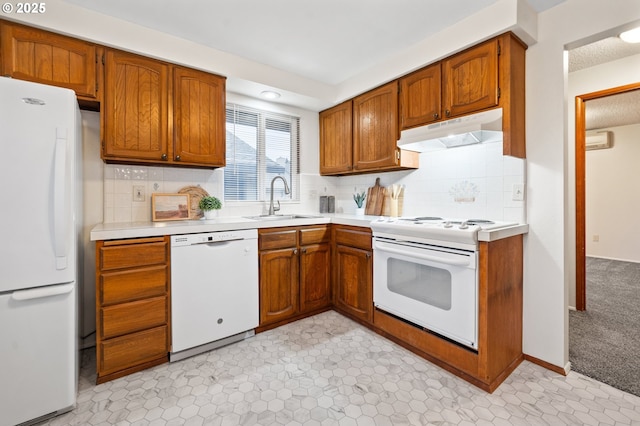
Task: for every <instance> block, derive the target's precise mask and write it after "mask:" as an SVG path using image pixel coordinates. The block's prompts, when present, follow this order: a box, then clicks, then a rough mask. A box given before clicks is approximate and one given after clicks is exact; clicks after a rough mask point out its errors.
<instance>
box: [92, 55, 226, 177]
mask: <svg viewBox="0 0 640 426" xmlns="http://www.w3.org/2000/svg"><path fill="white" fill-rule="evenodd" d="M171 76H173V80H171ZM105 87H106V92H105V96H104V98H105V103H104V108H103V109H102V111H103V117H104V123H105V128H104V141H103V149H102V157H103V159H104V160H105V161H116V162H130V163H155V164H160V165H184V166H196V167H222V166H224V165H225V146H226V141H225V79H224V77H220V76H217V75H213V74H208V73H204V72H201V71H197V70H192V69H188V68H183V67H179V66H173V65H170V64H167V63H164V62H161V61H157V60H154V59H150V58H146V57H143V56H139V55H135V54H131V53H126V52H121V51H118V50H111V49H110V50H108V51H107V53H106V59H105ZM169 99H173V103H170V102H169ZM170 117H172V118H173V120H170Z"/></svg>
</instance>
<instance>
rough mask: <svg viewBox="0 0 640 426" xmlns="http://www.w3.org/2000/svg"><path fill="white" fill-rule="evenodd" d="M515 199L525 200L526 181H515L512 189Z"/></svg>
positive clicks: (512, 196)
mask: <svg viewBox="0 0 640 426" xmlns="http://www.w3.org/2000/svg"><path fill="white" fill-rule="evenodd" d="M511 198H512V199H513V201H524V183H514V184H513V188H512V189H511Z"/></svg>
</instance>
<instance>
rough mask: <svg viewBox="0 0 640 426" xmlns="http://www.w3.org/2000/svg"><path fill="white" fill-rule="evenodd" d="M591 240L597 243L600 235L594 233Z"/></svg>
mask: <svg viewBox="0 0 640 426" xmlns="http://www.w3.org/2000/svg"><path fill="white" fill-rule="evenodd" d="M593 242H594V243H599V242H600V235H594V236H593Z"/></svg>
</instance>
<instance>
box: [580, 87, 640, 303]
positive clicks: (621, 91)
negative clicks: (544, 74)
mask: <svg viewBox="0 0 640 426" xmlns="http://www.w3.org/2000/svg"><path fill="white" fill-rule="evenodd" d="M636 91H637V92H636ZM637 93H640V83H634V84H628V85H625V86H619V87H614V88H610V89H606V90H601V91H598V92H592V93H587V94H583V95H579V96H576V98H575V115H576V129H575V141H576V143H575V161H576V167H575V171H576V310H578V311H583V310H586V307H587V294H586V185H585V182H586V155H585V145H586V130H587V102H588V101H593V100H599V99H606V98H609V97H615V96H618V95H625V94H637Z"/></svg>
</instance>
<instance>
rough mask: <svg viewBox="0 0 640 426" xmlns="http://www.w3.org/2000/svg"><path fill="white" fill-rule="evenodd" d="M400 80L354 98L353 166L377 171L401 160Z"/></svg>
mask: <svg viewBox="0 0 640 426" xmlns="http://www.w3.org/2000/svg"><path fill="white" fill-rule="evenodd" d="M397 141H398V82H397V81H394V82H392V83H389V84H386V85H384V86H381V87H379V88H377V89H374V90H372V91H370V92H367V93H365V94H363V95H360V96H358V97H356V98H355V99H354V100H353V163H354V169H356V170H360V171H364V170H375V169H378V168H386V167H390V166H395V165H396V164H397V163H398V150H397V147H396V142H397Z"/></svg>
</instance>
